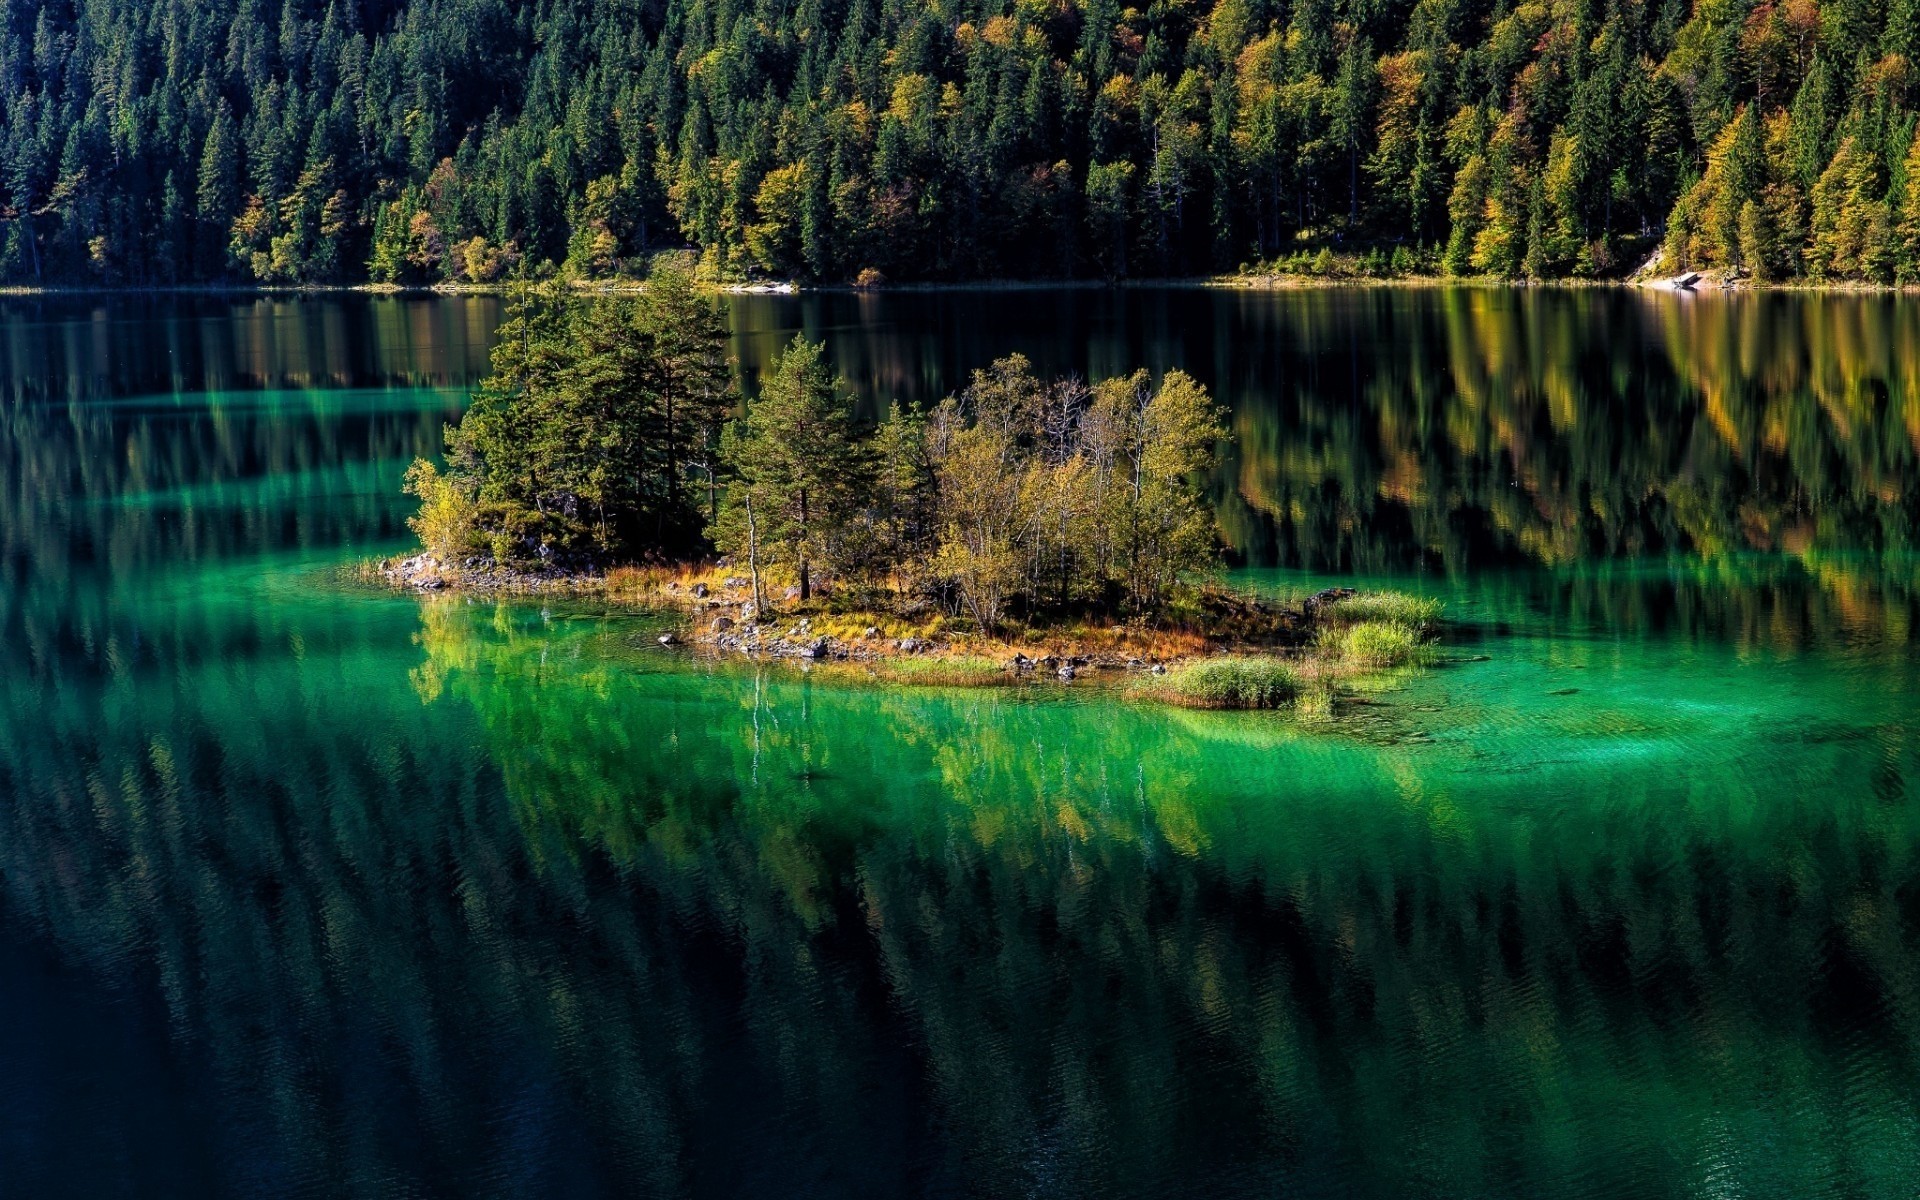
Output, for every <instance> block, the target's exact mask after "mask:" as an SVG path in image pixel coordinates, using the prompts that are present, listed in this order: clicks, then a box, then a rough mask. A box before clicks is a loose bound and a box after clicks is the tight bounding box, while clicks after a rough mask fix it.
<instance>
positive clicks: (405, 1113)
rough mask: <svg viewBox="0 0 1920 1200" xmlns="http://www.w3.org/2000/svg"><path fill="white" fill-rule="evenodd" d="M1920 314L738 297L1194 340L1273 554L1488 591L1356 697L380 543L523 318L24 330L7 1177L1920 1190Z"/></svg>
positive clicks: (1256, 529) (767, 1189)
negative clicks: (886, 663)
mask: <svg viewBox="0 0 1920 1200" xmlns="http://www.w3.org/2000/svg"><path fill="white" fill-rule="evenodd" d="M1909 312H1910V309H1909V307H1908V306H1903V305H1900V304H1895V303H1892V302H1883V301H1873V300H1845V301H1829V300H1813V299H1802V298H1784V299H1782V300H1777V301H1776V300H1768V301H1766V302H1764V303H1762V304H1759V305H1754V306H1749V307H1741V306H1739V305H1725V306H1721V307H1718V308H1715V307H1710V306H1709V305H1696V306H1694V307H1691V308H1686V307H1676V306H1674V305H1673V304H1672V303H1671V302H1670V301H1668V300H1665V299H1661V300H1658V301H1641V300H1638V299H1635V298H1633V297H1630V296H1617V295H1614V294H1612V293H1594V294H1587V293H1570V294H1569V293H1548V294H1543V295H1539V296H1528V297H1517V298H1516V297H1515V296H1514V295H1513V294H1511V293H1491V292H1469V293H1462V294H1455V293H1442V292H1396V293H1347V292H1340V293H1315V294H1312V295H1285V296H1247V295H1241V294H1212V293H1200V292H1178V291H1165V292H1160V291H1147V290H1142V291H1137V292H1134V291H1130V292H1124V293H1117V294H1109V293H1100V292H1068V293H1044V292H1040V293H1021V294H1017V295H1015V296H1012V297H1007V296H1002V295H996V294H975V295H972V296H967V295H959V296H918V295H910V296H902V297H885V296H882V297H851V296H841V297H834V296H827V297H804V298H799V299H773V298H742V299H740V300H738V301H736V302H734V314H733V315H734V319H735V327H736V331H737V335H738V345H739V347H740V350H741V353H742V355H743V357H744V358H745V359H746V361H747V364H748V368H749V373H751V372H752V370H753V369H754V367H755V364H756V363H757V362H759V361H761V360H760V359H759V358H757V357H756V356H758V355H761V353H762V351H764V350H765V349H767V348H768V347H770V346H771V345H777V344H778V342H779V341H782V340H784V339H785V338H787V337H790V336H791V332H792V331H793V330H794V329H795V328H800V327H805V328H807V329H809V330H811V331H813V332H814V333H815V334H816V335H824V336H826V337H827V338H828V340H829V344H830V347H831V348H832V350H833V353H835V355H836V358H837V360H838V361H841V362H842V363H843V364H844V365H845V368H846V369H847V370H848V373H849V376H850V377H851V378H852V379H853V380H854V381H855V383H856V384H857V385H858V386H859V387H861V388H862V389H863V394H865V395H866V396H867V397H869V398H870V399H871V400H872V401H873V402H874V403H876V404H878V403H883V402H884V401H885V400H886V399H889V398H891V396H892V395H896V394H897V395H903V396H905V397H906V398H908V399H910V400H915V401H918V400H924V399H925V398H927V397H928V396H930V395H936V394H938V393H939V392H940V391H941V390H943V389H945V388H946V387H949V386H952V384H953V381H954V380H956V379H958V378H960V377H961V376H962V375H963V374H964V372H965V371H966V370H967V369H969V368H970V366H972V365H976V364H977V363H978V362H981V361H984V360H985V359H986V358H990V357H992V356H993V355H995V354H998V353H1001V352H1003V351H1004V350H1007V349H1015V348H1019V349H1024V350H1026V351H1027V352H1028V353H1030V354H1032V355H1034V357H1035V358H1036V361H1039V362H1041V363H1042V365H1043V367H1044V368H1046V369H1059V370H1064V369H1081V370H1103V369H1106V366H1103V364H1107V365H1110V366H1112V367H1113V368H1114V369H1118V368H1119V367H1120V366H1124V365H1131V364H1132V363H1134V362H1148V363H1152V364H1154V365H1158V366H1164V365H1171V364H1174V363H1178V364H1180V365H1185V366H1187V367H1189V368H1190V369H1193V370H1195V372H1196V374H1200V375H1202V376H1203V377H1204V378H1207V379H1208V380H1209V381H1210V382H1211V383H1213V384H1214V386H1216V388H1217V389H1218V390H1219V392H1220V393H1221V394H1222V396H1223V398H1224V399H1226V400H1228V401H1229V402H1230V403H1231V404H1232V405H1233V408H1234V425H1235V428H1236V433H1237V435H1238V440H1237V445H1236V448H1235V450H1234V451H1233V453H1232V455H1231V456H1230V459H1229V461H1228V462H1227V463H1226V464H1225V465H1224V466H1223V469H1222V472H1221V477H1220V479H1219V480H1217V481H1216V487H1215V494H1216V496H1217V498H1218V500H1219V502H1220V507H1221V514H1222V526H1223V530H1224V531H1225V533H1226V536H1227V538H1228V541H1229V543H1230V545H1231V546H1232V547H1233V551H1234V564H1235V565H1234V568H1233V571H1234V574H1235V576H1236V578H1238V579H1239V580H1240V581H1241V582H1243V583H1244V584H1246V585H1247V586H1251V587H1260V588H1272V589H1282V590H1288V591H1295V590H1299V589H1302V588H1309V587H1317V586H1323V585H1326V584H1331V583H1361V584H1366V583H1391V584H1393V585H1395V586H1400V587H1405V588H1408V589H1410V590H1415V591H1420V592H1423V593H1427V594H1432V595H1436V596H1439V597H1441V598H1443V599H1444V600H1445V601H1446V603H1447V613H1448V616H1449V620H1450V624H1449V629H1448V645H1447V657H1448V662H1447V663H1446V664H1445V665H1443V666H1442V667H1441V668H1440V669H1438V670H1435V671H1434V672H1432V673H1430V674H1427V675H1423V676H1417V677H1412V678H1407V679H1402V680H1398V681H1395V682H1393V683H1392V684H1391V685H1389V686H1384V687H1382V688H1381V689H1379V690H1377V691H1374V692H1370V693H1369V694H1368V695H1367V696H1366V697H1364V699H1365V700H1366V701H1367V702H1366V703H1356V704H1354V705H1352V706H1349V707H1347V708H1345V709H1344V710H1343V711H1342V712H1340V713H1339V714H1337V715H1335V716H1333V717H1331V718H1328V719H1323V720H1309V721H1302V720H1298V719H1294V718H1287V717H1275V716H1270V715H1247V714H1225V713H1192V712H1185V711H1177V710H1168V709H1163V708H1157V707H1151V706H1146V705H1141V704H1136V703H1131V702H1128V701H1126V700H1125V699H1124V698H1121V697H1118V696H1116V695H1114V694H1113V693H1111V692H1107V691H1103V690H1101V689H1099V688H1088V687H1084V686H1074V687H1061V686H1056V685H1052V684H1046V685H1036V686H1034V687H1030V688H1019V689H994V690H971V691H970V690H952V689H937V688H936V689H885V690H883V689H878V688H874V687H871V686H867V685H864V684H862V683H860V682H859V681H858V680H857V679H850V678H848V677H847V676H846V675H844V674H842V673H835V672H831V671H814V672H800V671H797V670H791V669H782V670H756V669H754V668H752V667H751V666H748V665H745V664H741V663H734V662H719V663H715V662H709V661H705V660H699V659H695V658H692V657H689V656H686V655H684V654H678V653H673V652H669V651H663V650H661V649H660V648H659V647H658V646H657V645H656V644H655V643H654V639H653V635H654V633H655V632H657V627H656V626H655V625H654V624H653V623H652V622H650V621H649V620H648V619H646V618H643V617H636V616H632V615H628V614H615V613H607V612H602V611H597V610H595V609H593V608H592V607H590V606H579V605H574V606H567V605H559V604H549V605H545V606H542V605H539V604H527V603H520V604H505V605H500V604H494V603H488V602H478V601H474V602H469V601H468V600H466V599H464V598H460V597H433V598H428V599H425V600H421V599H416V598H413V597H407V596H395V595H388V594H383V593H374V592H367V591H362V590H356V589H353V588H349V587H344V586H341V585H339V584H338V583H337V582H336V581H335V579H334V571H335V569H336V568H337V567H338V566H339V565H340V564H341V563H343V562H347V561H350V560H352V559H353V558H354V557H356V556H358V555H361V554H366V553H374V552H381V551H385V550H388V549H391V548H395V547H398V546H400V545H403V544H404V543H405V531H404V527H403V524H402V521H403V519H404V516H405V514H406V509H405V505H404V504H403V502H402V498H401V497H399V496H398V495H397V491H396V485H397V481H398V477H399V473H400V472H401V470H402V469H403V468H404V465H405V463H406V462H407V461H408V460H409V459H410V458H411V456H412V455H413V454H415V453H419V452H431V450H432V449H433V447H434V446H435V445H436V444H437V438H438V431H439V428H440V426H441V424H442V423H444V422H445V421H446V420H447V419H449V418H450V417H451V416H453V415H454V414H457V412H458V409H459V404H460V397H461V395H462V394H463V392H462V389H463V387H464V385H466V384H467V383H468V382H470V381H471V380H472V379H473V378H474V377H475V375H476V374H477V373H478V372H480V371H482V370H483V369H484V360H485V351H486V340H487V335H488V331H489V330H490V329H491V328H492V323H493V320H494V318H495V316H496V315H497V314H496V313H495V312H494V309H493V307H492V305H491V304H490V302H486V301H467V300H432V301H405V300H384V299H383V300H341V301H303V302H289V303H284V304H281V303H274V304H266V303H253V302H247V303H232V302H226V301H213V300H191V301H165V302H160V301H155V302H143V301H132V300H129V301H112V302H107V303H104V304H102V305H100V306H95V307H85V306H77V305H74V304H72V303H69V302H45V303H33V304H15V305H14V306H13V307H11V308H0V347H5V348H6V349H5V351H4V354H5V357H4V362H3V363H0V365H3V366H4V370H0V387H4V393H0V1161H4V1162H5V1163H6V1170H5V1171H4V1173H0V1175H3V1177H4V1181H3V1182H0V1193H4V1194H19V1195H22V1196H48V1195H85V1196H100V1195H122V1194H124V1195H132V1196H165V1195H181V1196H204V1195H236V1196H258V1195H275V1196H279V1195H309V1196H333V1195H343V1196H389V1195H395V1196H397V1195H409V1196H411V1195H461V1196H471V1195H481V1196H486V1195H500V1196H526V1195H568V1196H574V1195H647V1196H654V1195H685V1196H702V1197H705V1196H736V1195H807V1196H898V1195H905V1194H930V1195H981V1196H994V1197H999V1196H1009V1195H1043V1196H1092V1197H1117V1196H1164V1195H1175V1194H1194V1195H1217V1196H1254V1195H1263V1196H1264V1195H1273V1194H1282V1195H1309V1196H1321V1195H1324V1196H1405V1195H1433V1196H1462V1197H1468V1196H1505V1195H1511V1196H1527V1197H1536V1196H1596V1197H1597V1196H1609V1197H1611V1196H1622V1195H1634V1196H1642V1195H1645V1196H1707V1195H1712V1196H1723V1195H1748V1196H1785V1195H1793V1196H1879V1195H1901V1196H1904V1195H1910V1194H1911V1193H1912V1190H1913V1182H1914V1180H1915V1179H1916V1178H1920V1111H1917V1109H1916V1103H1915V1100H1914V1096H1915V1095H1916V1094H1917V1093H1916V1088H1915V1083H1916V1079H1915V1073H1916V1072H1915V1061H1914V1055H1915V1049H1916V1047H1915V1038H1916V1035H1917V1034H1920V1009H1917V1007H1916V1006H1917V1005H1920V991H1917V990H1916V984H1920V952H1917V951H1920V946H1917V944H1916V943H1917V940H1920V860H1917V859H1916V848H1920V812H1916V806H1915V803H1914V801H1913V799H1912V798H1911V797H1910V790H1911V789H1910V788H1909V784H1908V780H1909V778H1910V777H1911V776H1912V775H1913V774H1914V772H1915V770H1916V769H1917V768H1920V757H1917V756H1916V746H1915V731H1916V725H1917V722H1916V717H1917V716H1920V709H1916V705H1915V702H1914V700H1913V699H1912V697H1913V696H1914V695H1915V687H1914V684H1915V682H1916V680H1915V655H1914V652H1913V648H1912V644H1911V643H1912V634H1913V630H1914V627H1915V626H1914V617H1915V603H1914V588H1913V581H1914V579H1915V578H1916V571H1915V567H1916V566H1920V562H1916V560H1915V558H1914V556H1913V552H1912V550H1911V549H1910V547H1911V546H1912V538H1911V537H1910V533H1911V530H1912V518H1913V516H1914V514H1915V511H1916V510H1915V505H1914V504H1913V502H1912V501H1911V500H1910V499H1909V489H1908V485H1907V480H1908V479H1909V478H1911V477H1912V474H1911V473H1912V471H1913V469H1914V459H1915V452H1914V450H1913V446H1914V444H1915V443H1914V439H1913V438H1912V437H1911V436H1910V435H1909V434H1908V433H1907V432H1906V431H1907V425H1906V423H1905V422H1906V418H1905V416H1904V413H1905V411H1906V403H1907V401H1906V397H1907V396H1908V395H1909V394H1910V393H1909V391H1908V385H1907V382H1906V379H1905V376H1904V375H1903V374H1902V373H1901V372H1902V371H1903V370H1904V366H1903V364H1902V362H1901V361H1900V356H1899V355H1897V354H1895V353H1894V347H1897V346H1900V345H1902V344H1906V343H1905V342H1904V341H1903V334H1904V332H1905V330H1906V326H1907V324H1908V323H1909V322H1910V321H1911V320H1912V319H1913V318H1912V317H1910V316H1909ZM1676 326H1678V327H1680V328H1681V329H1682V331H1683V333H1684V336H1682V335H1680V334H1676V333H1674V332H1673V331H1674V329H1675V327H1676ZM1876 347H1878V349H1875V348H1876ZM1743 348H1744V349H1743ZM1736 351H1738V352H1736Z"/></svg>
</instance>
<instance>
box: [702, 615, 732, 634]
mask: <svg viewBox="0 0 1920 1200" xmlns="http://www.w3.org/2000/svg"><path fill="white" fill-rule="evenodd" d="M707 628H708V629H711V630H713V632H715V633H726V632H728V631H729V630H731V629H732V628H733V618H732V617H715V618H714V619H713V621H712V622H711V623H710V624H708V626H707Z"/></svg>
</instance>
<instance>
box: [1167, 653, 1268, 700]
mask: <svg viewBox="0 0 1920 1200" xmlns="http://www.w3.org/2000/svg"><path fill="white" fill-rule="evenodd" d="M1164 686H1165V687H1166V689H1167V691H1168V692H1169V693H1170V694H1171V695H1172V697H1173V698H1174V699H1176V700H1180V701H1183V702H1185V703H1188V704H1194V705H1198V706H1201V707H1204V708H1279V707H1281V706H1282V705H1285V704H1287V703H1288V702H1289V701H1291V700H1292V699H1293V698H1294V697H1295V696H1297V695H1299V693H1300V673H1299V671H1298V670H1297V669H1296V668H1295V667H1294V666H1293V664H1291V663H1287V662H1283V661H1281V660H1280V659H1277V658H1207V659H1201V660H1200V661H1198V662H1191V663H1186V664H1184V665H1182V666H1178V667H1175V668H1174V669H1173V670H1172V671H1170V672H1168V673H1167V676H1166V678H1165V681H1164Z"/></svg>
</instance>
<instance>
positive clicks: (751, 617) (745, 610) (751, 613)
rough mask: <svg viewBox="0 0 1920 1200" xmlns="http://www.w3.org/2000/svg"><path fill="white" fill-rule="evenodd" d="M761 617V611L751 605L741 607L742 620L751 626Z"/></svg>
mask: <svg viewBox="0 0 1920 1200" xmlns="http://www.w3.org/2000/svg"><path fill="white" fill-rule="evenodd" d="M759 616H760V610H759V609H758V608H756V607H755V606H753V605H751V604H742V605H741V606H740V619H741V620H742V621H745V622H746V623H747V624H749V625H751V624H752V623H753V622H754V621H755V620H756V619H758V618H759Z"/></svg>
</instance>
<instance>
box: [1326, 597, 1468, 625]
mask: <svg viewBox="0 0 1920 1200" xmlns="http://www.w3.org/2000/svg"><path fill="white" fill-rule="evenodd" d="M1315 615H1316V617H1317V618H1318V620H1319V621H1320V623H1321V624H1322V625H1359V624H1362V623H1364V622H1368V621H1378V622H1384V623H1386V624H1391V625H1404V626H1407V627H1408V628H1411V629H1415V630H1425V629H1426V628H1427V627H1429V626H1431V625H1432V624H1433V623H1434V622H1435V621H1438V620H1439V619H1440V602H1439V601H1438V600H1433V599H1429V598H1427V597H1425V596H1409V595H1407V594H1406V593H1405V592H1362V593H1360V594H1359V595H1357V596H1348V597H1347V598H1345V599H1344V600H1335V601H1334V602H1333V603H1332V604H1329V605H1327V606H1326V607H1325V608H1322V609H1321V610H1320V611H1319V612H1318V613H1317V614H1315Z"/></svg>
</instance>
